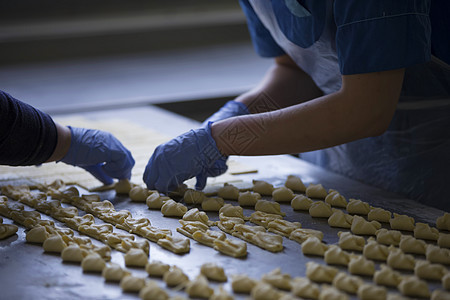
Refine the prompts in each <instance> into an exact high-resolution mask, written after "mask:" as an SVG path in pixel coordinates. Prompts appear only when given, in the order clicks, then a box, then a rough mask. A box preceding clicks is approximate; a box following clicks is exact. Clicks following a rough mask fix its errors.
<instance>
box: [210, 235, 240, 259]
mask: <svg viewBox="0 0 450 300" xmlns="http://www.w3.org/2000/svg"><path fill="white" fill-rule="evenodd" d="M214 249H215V250H217V251H219V252H221V253H223V254H226V255H229V256H231V257H244V256H247V243H245V242H241V241H236V240H230V239H225V240H219V239H216V240H214Z"/></svg>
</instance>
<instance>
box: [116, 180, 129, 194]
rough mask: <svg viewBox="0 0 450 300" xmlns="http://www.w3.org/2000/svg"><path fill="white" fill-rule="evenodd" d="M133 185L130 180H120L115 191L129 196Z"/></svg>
mask: <svg viewBox="0 0 450 300" xmlns="http://www.w3.org/2000/svg"><path fill="white" fill-rule="evenodd" d="M132 187H133V184H132V183H131V182H130V181H129V180H128V179H120V180H119V181H118V182H117V183H116V184H115V185H114V189H115V190H116V193H117V194H127V195H128V194H129V193H130V190H131V188H132Z"/></svg>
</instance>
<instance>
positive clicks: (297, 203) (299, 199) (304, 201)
mask: <svg viewBox="0 0 450 300" xmlns="http://www.w3.org/2000/svg"><path fill="white" fill-rule="evenodd" d="M313 202H314V201H312V200H311V199H309V198H308V197H306V196H305V195H295V197H294V198H293V199H292V200H291V207H292V209H293V210H309V208H310V207H311V204H313Z"/></svg>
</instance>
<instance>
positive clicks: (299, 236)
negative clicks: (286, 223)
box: [289, 228, 323, 244]
mask: <svg viewBox="0 0 450 300" xmlns="http://www.w3.org/2000/svg"><path fill="white" fill-rule="evenodd" d="M310 236H315V237H317V238H318V239H319V240H320V241H322V239H323V232H322V231H319V230H315V229H308V228H298V229H295V230H294V231H292V232H291V234H290V235H289V239H291V240H293V241H296V242H297V243H299V244H301V243H303V242H304V241H306V239H307V238H309V237H310Z"/></svg>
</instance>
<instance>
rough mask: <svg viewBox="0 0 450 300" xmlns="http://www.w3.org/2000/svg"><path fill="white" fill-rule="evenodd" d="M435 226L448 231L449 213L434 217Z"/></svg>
mask: <svg viewBox="0 0 450 300" xmlns="http://www.w3.org/2000/svg"><path fill="white" fill-rule="evenodd" d="M436 228H437V229H441V230H447V231H450V214H449V213H444V215H443V216H440V217H439V218H437V219H436Z"/></svg>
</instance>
